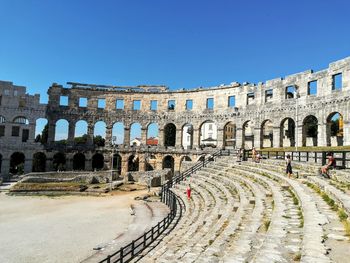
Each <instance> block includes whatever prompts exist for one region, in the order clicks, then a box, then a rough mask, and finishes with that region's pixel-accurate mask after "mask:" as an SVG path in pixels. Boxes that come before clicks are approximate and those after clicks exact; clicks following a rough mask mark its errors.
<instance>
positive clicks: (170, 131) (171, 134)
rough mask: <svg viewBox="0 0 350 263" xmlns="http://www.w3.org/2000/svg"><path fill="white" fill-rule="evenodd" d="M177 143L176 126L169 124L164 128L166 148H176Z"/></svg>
mask: <svg viewBox="0 0 350 263" xmlns="http://www.w3.org/2000/svg"><path fill="white" fill-rule="evenodd" d="M175 143H176V126H175V124H173V123H168V124H167V125H165V126H164V146H170V147H173V146H175Z"/></svg>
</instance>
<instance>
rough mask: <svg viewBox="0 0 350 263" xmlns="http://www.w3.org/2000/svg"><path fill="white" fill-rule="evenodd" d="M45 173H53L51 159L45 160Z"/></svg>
mask: <svg viewBox="0 0 350 263" xmlns="http://www.w3.org/2000/svg"><path fill="white" fill-rule="evenodd" d="M45 166H46V167H45V171H46V172H50V171H53V164H52V158H46V165H45Z"/></svg>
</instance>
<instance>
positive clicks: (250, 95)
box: [247, 92, 255, 105]
mask: <svg viewBox="0 0 350 263" xmlns="http://www.w3.org/2000/svg"><path fill="white" fill-rule="evenodd" d="M254 99H255V94H254V92H249V93H248V94H247V105H250V104H252V103H253V102H254Z"/></svg>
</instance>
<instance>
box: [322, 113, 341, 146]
mask: <svg viewBox="0 0 350 263" xmlns="http://www.w3.org/2000/svg"><path fill="white" fill-rule="evenodd" d="M343 127H344V120H343V116H342V115H341V114H340V113H339V112H333V113H331V114H329V115H328V117H327V131H326V132H327V146H343V136H344V130H343Z"/></svg>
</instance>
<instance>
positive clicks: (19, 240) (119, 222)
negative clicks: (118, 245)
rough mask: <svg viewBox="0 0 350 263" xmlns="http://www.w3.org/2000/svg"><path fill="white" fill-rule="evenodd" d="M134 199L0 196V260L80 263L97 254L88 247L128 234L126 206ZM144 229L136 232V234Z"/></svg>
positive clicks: (129, 196) (131, 195)
mask: <svg viewBox="0 0 350 263" xmlns="http://www.w3.org/2000/svg"><path fill="white" fill-rule="evenodd" d="M137 195H140V192H138V193H137V192H131V193H125V194H120V195H115V196H108V197H91V196H63V197H54V198H50V197H30V196H6V195H4V194H0V248H1V253H0V262H1V263H5V262H80V261H82V260H84V259H86V258H88V257H90V256H91V255H93V254H94V253H96V251H94V250H92V248H93V247H96V246H97V245H99V244H104V243H107V242H109V241H111V240H113V239H114V238H116V237H117V236H119V235H121V234H122V233H125V232H126V231H127V229H128V226H129V225H130V224H131V223H132V222H133V220H135V217H133V216H131V214H130V205H131V204H132V203H136V204H137V202H140V201H134V200H133V198H134V197H135V196H137ZM141 216H142V215H141ZM146 220H147V218H146ZM144 224H145V225H147V222H144ZM143 230H144V229H138V231H140V232H141V233H140V234H142V233H143ZM133 234H134V235H135V233H133ZM137 234H139V233H137Z"/></svg>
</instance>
